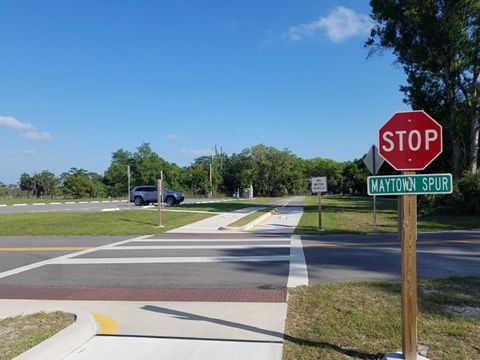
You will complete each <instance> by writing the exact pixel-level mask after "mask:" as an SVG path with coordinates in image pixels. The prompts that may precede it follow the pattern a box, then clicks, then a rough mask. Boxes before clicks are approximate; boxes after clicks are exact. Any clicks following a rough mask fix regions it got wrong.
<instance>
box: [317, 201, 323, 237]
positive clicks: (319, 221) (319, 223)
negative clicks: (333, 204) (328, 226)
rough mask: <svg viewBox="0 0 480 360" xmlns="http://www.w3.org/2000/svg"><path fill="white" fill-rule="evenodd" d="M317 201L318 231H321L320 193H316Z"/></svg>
mask: <svg viewBox="0 0 480 360" xmlns="http://www.w3.org/2000/svg"><path fill="white" fill-rule="evenodd" d="M317 201H318V231H323V228H322V193H317Z"/></svg>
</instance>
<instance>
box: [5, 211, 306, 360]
mask: <svg viewBox="0 0 480 360" xmlns="http://www.w3.org/2000/svg"><path fill="white" fill-rule="evenodd" d="M258 209H259V207H251V208H245V209H241V210H237V211H233V212H230V213H225V214H220V215H217V216H213V217H211V218H209V219H206V220H202V221H199V222H197V223H194V224H190V225H187V226H184V227H181V228H178V229H175V230H173V231H171V233H221V232H222V230H219V229H220V228H221V227H222V226H227V225H229V224H230V223H232V222H233V221H236V220H237V219H239V218H241V217H242V216H245V215H247V214H249V213H251V212H253V211H257V210H258ZM297 215H298V214H297ZM296 218H297V220H295V221H293V223H292V222H291V220H290V222H289V223H288V228H291V232H293V230H294V229H295V226H296V224H297V223H298V220H299V219H300V216H297V217H296ZM273 223H275V221H273ZM282 231H283V232H285V231H286V229H285V228H283V230H282ZM287 231H288V230H287ZM223 232H225V231H223ZM55 310H64V311H67V312H73V313H76V314H77V315H78V318H77V319H79V320H80V321H77V323H76V324H74V325H72V326H70V327H69V328H67V329H66V330H63V331H62V332H60V333H58V334H57V335H55V336H54V337H52V338H51V339H49V340H47V341H45V342H43V343H42V344H40V345H39V346H37V347H35V348H33V349H31V350H30V351H28V352H26V353H24V354H23V355H20V356H19V357H17V358H16V359H17V360H43V359H45V360H47V359H48V360H57V359H58V360H61V359H65V360H105V359H107V360H108V359H112V360H113V359H115V360H138V359H142V360H144V359H145V360H147V359H158V360H167V359H175V360H177V359H186V360H200V359H201V360H204V359H209V360H217V359H218V360H220V359H228V360H237V359H238V360H240V359H242V360H243V359H250V360H256V359H258V360H260V359H261V360H281V358H282V346H283V333H284V326H285V319H286V313H287V304H286V303H259V302H256V303H252V302H242V303H240V302H152V301H149V302H145V301H143V302H139V301H131V302H126V301H113V302H111V301H71V300H69V301H51V300H0V318H4V317H10V316H15V315H20V314H26V313H32V312H38V311H47V312H48V311H55ZM93 314H100V315H102V316H101V317H98V316H97V317H96V319H97V321H99V322H97V321H96V320H95V318H94V316H93ZM98 319H103V320H98ZM102 326H103V330H102ZM112 329H113V330H112ZM102 331H103V332H104V333H103V334H102ZM67 354H68V355H67Z"/></svg>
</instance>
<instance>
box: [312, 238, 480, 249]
mask: <svg viewBox="0 0 480 360" xmlns="http://www.w3.org/2000/svg"><path fill="white" fill-rule="evenodd" d="M446 243H464V244H468V243H480V239H478V240H477V239H466V240H461V239H459V240H428V241H417V245H432V244H446ZM383 245H400V242H399V241H389V242H368V243H322V244H304V245H303V247H306V248H309V247H354V246H383Z"/></svg>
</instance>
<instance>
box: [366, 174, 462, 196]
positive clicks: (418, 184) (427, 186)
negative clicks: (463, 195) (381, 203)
mask: <svg viewBox="0 0 480 360" xmlns="http://www.w3.org/2000/svg"><path fill="white" fill-rule="evenodd" d="M452 183H453V182H452V174H428V175H393V176H369V177H368V179H367V192H368V195H422V194H451V193H452V192H453V186H452Z"/></svg>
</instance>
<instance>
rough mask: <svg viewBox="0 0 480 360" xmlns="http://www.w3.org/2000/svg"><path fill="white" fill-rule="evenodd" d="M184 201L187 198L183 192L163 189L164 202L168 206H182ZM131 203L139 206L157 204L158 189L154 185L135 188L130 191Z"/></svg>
mask: <svg viewBox="0 0 480 360" xmlns="http://www.w3.org/2000/svg"><path fill="white" fill-rule="evenodd" d="M183 200H185V197H184V196H183V194H182V193H181V192H179V191H171V190H168V189H167V188H163V190H162V202H164V203H167V204H168V205H175V204H180V203H181V202H182V201H183ZM130 202H134V203H135V205H137V206H141V205H148V204H150V203H157V202H158V192H157V188H156V187H155V186H153V185H144V186H135V187H134V188H133V189H132V191H130Z"/></svg>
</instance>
